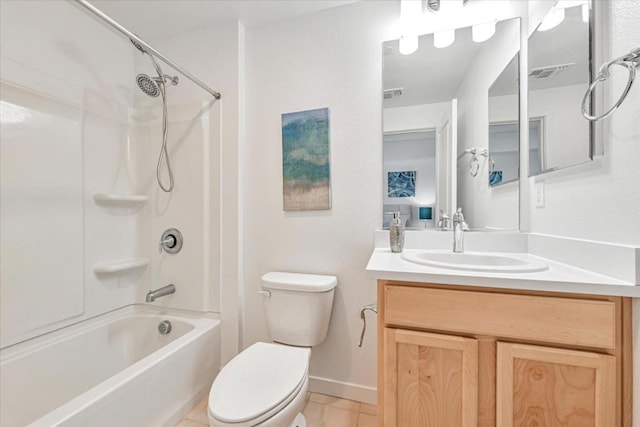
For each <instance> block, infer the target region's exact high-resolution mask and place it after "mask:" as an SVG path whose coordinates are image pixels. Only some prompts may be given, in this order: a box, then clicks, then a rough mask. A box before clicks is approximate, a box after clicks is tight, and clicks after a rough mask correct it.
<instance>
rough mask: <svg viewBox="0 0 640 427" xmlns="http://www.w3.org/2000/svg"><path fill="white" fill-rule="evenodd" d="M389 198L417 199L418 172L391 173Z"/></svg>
mask: <svg viewBox="0 0 640 427" xmlns="http://www.w3.org/2000/svg"><path fill="white" fill-rule="evenodd" d="M387 183H388V184H387V185H388V187H387V197H415V196H416V171H402V172H389V173H388V175H387Z"/></svg>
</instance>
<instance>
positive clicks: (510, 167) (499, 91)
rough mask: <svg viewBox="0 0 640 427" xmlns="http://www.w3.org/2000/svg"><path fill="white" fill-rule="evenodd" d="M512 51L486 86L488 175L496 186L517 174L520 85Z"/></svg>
mask: <svg viewBox="0 0 640 427" xmlns="http://www.w3.org/2000/svg"><path fill="white" fill-rule="evenodd" d="M519 58H520V55H519V54H516V55H515V56H514V57H513V59H512V60H511V62H509V64H508V65H507V66H506V67H505V69H504V70H502V73H500V75H499V76H498V78H497V79H496V81H495V82H493V84H492V85H491V87H490V88H489V153H488V155H489V159H488V162H489V175H488V185H489V186H490V187H496V186H498V185H504V184H508V183H510V182H514V181H517V180H518V178H519V176H520V93H519V90H520V86H519V85H518V69H519V68H518V67H519V65H520V64H519Z"/></svg>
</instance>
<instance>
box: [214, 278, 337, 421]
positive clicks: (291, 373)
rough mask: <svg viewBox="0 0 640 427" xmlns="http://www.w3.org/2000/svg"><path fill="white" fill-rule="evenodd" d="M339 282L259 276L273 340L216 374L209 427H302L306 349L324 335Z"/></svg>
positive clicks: (246, 352)
mask: <svg viewBox="0 0 640 427" xmlns="http://www.w3.org/2000/svg"><path fill="white" fill-rule="evenodd" d="M337 284H338V279H337V278H336V277H334V276H321V275H315V274H300V273H283V272H271V273H267V274H265V275H264V276H262V290H261V291H260V292H259V293H260V294H262V295H263V304H264V312H265V317H266V320H267V328H268V329H269V333H270V334H271V339H272V341H273V342H271V343H265V342H258V343H255V344H253V345H252V346H250V347H248V348H247V349H245V350H244V351H242V352H241V353H240V354H238V355H237V356H236V357H234V358H233V359H232V360H231V361H230V362H229V363H227V364H226V365H225V366H224V368H222V370H221V371H220V373H219V374H218V376H217V377H216V379H215V381H214V382H213V384H212V385H211V393H210V394H209V402H208V403H209V406H208V414H209V425H210V426H212V427H249V426H260V427H305V426H306V422H305V419H304V416H303V415H302V410H303V408H304V403H305V396H306V393H307V389H308V387H309V358H310V356H311V347H313V346H314V345H318V344H320V343H321V342H322V341H324V339H325V337H326V336H327V330H328V328H329V319H330V318H331V308H332V307H333V294H334V292H335V287H336V285H337Z"/></svg>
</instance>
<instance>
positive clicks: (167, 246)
mask: <svg viewBox="0 0 640 427" xmlns="http://www.w3.org/2000/svg"><path fill="white" fill-rule="evenodd" d="M182 240H183V239H182V233H180V231H179V230H178V229H176V228H169V229H168V230H165V232H164V233H162V236H161V237H160V246H159V252H160V253H162V251H165V252H166V253H168V254H177V253H178V252H180V249H182Z"/></svg>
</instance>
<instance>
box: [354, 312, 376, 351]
mask: <svg viewBox="0 0 640 427" xmlns="http://www.w3.org/2000/svg"><path fill="white" fill-rule="evenodd" d="M367 310H369V311H373V312H374V313H376V314H378V304H376V303H373V304H368V305H365V306H364V307H362V308H361V309H360V319H362V332H361V333H360V342H359V343H358V347H362V342H363V341H364V333H365V331H366V330H367V316H365V312H366V311H367Z"/></svg>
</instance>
